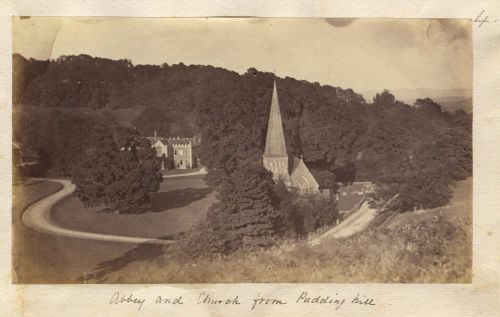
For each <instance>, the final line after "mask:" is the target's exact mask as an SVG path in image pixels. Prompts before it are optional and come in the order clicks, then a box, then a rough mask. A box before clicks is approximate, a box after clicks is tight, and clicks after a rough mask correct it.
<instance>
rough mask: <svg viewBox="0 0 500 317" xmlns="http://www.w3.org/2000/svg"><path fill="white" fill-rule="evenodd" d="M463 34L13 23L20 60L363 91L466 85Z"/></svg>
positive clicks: (416, 22)
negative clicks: (96, 60)
mask: <svg viewBox="0 0 500 317" xmlns="http://www.w3.org/2000/svg"><path fill="white" fill-rule="evenodd" d="M471 37H472V35H471V23H470V21H469V20H458V19H298V18H297V19H291V18H288V19H272V18H258V19H251V18H198V19H193V18H191V19H184V18H168V19H167V18H57V17H31V18H19V17H14V18H13V51H14V52H15V53H20V54H22V55H23V56H25V57H32V58H36V59H49V58H50V59H55V58H57V57H59V56H61V55H77V54H88V55H91V56H99V57H106V58H111V59H124V58H127V59H130V60H131V61H132V63H134V64H163V63H167V64H170V65H172V64H176V63H180V62H182V63H184V64H187V65H189V64H199V65H213V66H217V67H223V68H226V69H229V70H234V71H236V72H239V73H244V72H245V71H246V70H247V69H248V68H250V67H255V68H256V69H258V70H260V71H268V72H274V73H275V74H276V75H278V76H280V77H286V76H289V77H294V78H296V79H299V80H307V81H310V82H319V83H320V84H323V85H333V86H340V87H342V88H352V89H354V90H355V91H361V92H363V91H368V90H375V91H381V90H382V89H389V90H391V89H392V90H394V89H471V88H472V38H471Z"/></svg>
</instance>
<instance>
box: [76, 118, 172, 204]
mask: <svg viewBox="0 0 500 317" xmlns="http://www.w3.org/2000/svg"><path fill="white" fill-rule="evenodd" d="M72 181H73V183H74V184H75V185H76V190H75V194H76V195H77V197H78V198H79V199H80V200H81V201H82V202H83V203H84V205H85V206H105V207H108V208H110V209H112V210H118V211H119V212H121V213H130V212H132V213H135V212H141V211H143V210H144V209H145V208H147V207H149V206H150V202H151V200H150V197H151V194H153V193H155V192H157V191H158V189H159V186H160V182H161V181H162V175H161V172H160V164H159V161H158V160H157V159H156V157H155V152H154V149H152V148H151V146H150V143H149V141H148V140H147V139H145V138H142V137H139V136H138V135H137V134H136V133H135V132H134V131H131V130H127V129H124V128H116V129H113V130H109V129H107V128H104V127H97V128H96V129H94V130H93V131H92V135H91V136H90V142H89V145H88V147H87V148H86V149H85V152H84V154H83V155H82V157H81V158H80V160H79V164H78V167H77V169H76V172H75V174H74V176H73V178H72Z"/></svg>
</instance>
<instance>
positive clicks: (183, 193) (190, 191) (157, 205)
mask: <svg viewBox="0 0 500 317" xmlns="http://www.w3.org/2000/svg"><path fill="white" fill-rule="evenodd" d="M211 191H212V190H211V189H210V188H185V189H175V190H171V191H168V192H161V193H157V194H155V195H153V197H151V204H152V205H151V208H150V209H149V211H150V212H161V211H165V210H167V209H172V208H181V207H185V206H187V205H189V204H191V203H193V202H195V201H197V200H200V199H203V198H205V197H206V196H207V195H208V194H210V192H211Z"/></svg>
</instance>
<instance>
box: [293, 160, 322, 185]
mask: <svg viewBox="0 0 500 317" xmlns="http://www.w3.org/2000/svg"><path fill="white" fill-rule="evenodd" d="M300 176H304V177H305V178H306V179H307V180H308V181H309V183H310V185H311V186H313V187H316V188H319V184H318V182H317V181H316V179H315V178H314V176H313V174H312V173H311V171H309V168H307V165H306V163H304V160H303V159H302V158H300V159H299V158H297V157H295V156H294V157H293V165H292V169H291V172H290V177H291V178H292V179H294V178H298V177H300Z"/></svg>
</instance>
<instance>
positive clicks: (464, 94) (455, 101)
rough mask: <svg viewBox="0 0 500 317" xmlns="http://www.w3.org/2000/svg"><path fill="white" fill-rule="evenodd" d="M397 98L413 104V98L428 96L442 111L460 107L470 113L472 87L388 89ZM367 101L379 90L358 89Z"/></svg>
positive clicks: (451, 110) (450, 110)
mask: <svg viewBox="0 0 500 317" xmlns="http://www.w3.org/2000/svg"><path fill="white" fill-rule="evenodd" d="M389 91H390V92H391V93H392V94H393V95H394V96H395V97H396V99H397V100H399V101H402V102H404V103H406V104H409V105H413V104H414V103H415V100H417V99H419V98H424V97H428V98H431V99H432V100H434V101H435V102H437V103H438V104H440V105H441V106H442V107H443V110H444V111H448V112H453V111H455V110H459V109H462V110H464V111H466V112H468V113H472V89H432V88H420V89H410V88H399V89H398V88H396V89H389ZM360 92H361V94H362V95H363V97H365V99H366V101H367V102H370V101H371V100H372V98H373V96H375V94H377V93H380V90H362V91H360Z"/></svg>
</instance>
